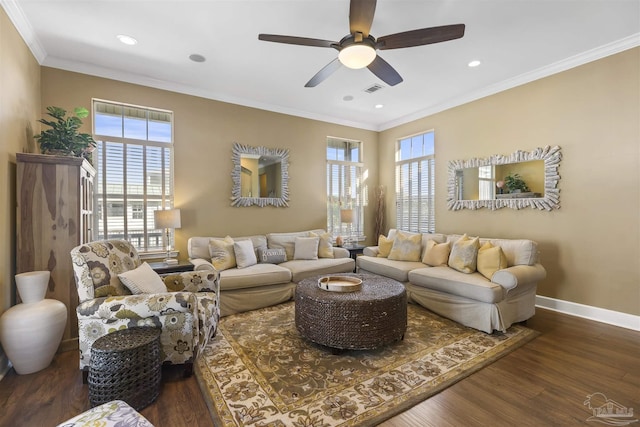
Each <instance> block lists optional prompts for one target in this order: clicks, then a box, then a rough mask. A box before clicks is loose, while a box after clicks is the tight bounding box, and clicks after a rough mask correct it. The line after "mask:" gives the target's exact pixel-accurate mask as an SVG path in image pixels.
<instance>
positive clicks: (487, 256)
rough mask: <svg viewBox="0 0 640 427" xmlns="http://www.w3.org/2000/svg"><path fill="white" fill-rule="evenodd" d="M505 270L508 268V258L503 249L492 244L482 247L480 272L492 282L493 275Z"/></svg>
mask: <svg viewBox="0 0 640 427" xmlns="http://www.w3.org/2000/svg"><path fill="white" fill-rule="evenodd" d="M503 268H507V257H506V256H505V254H504V252H503V251H502V248H501V247H500V246H493V245H492V244H491V243H490V242H487V243H485V244H484V245H482V247H481V248H480V249H479V250H478V272H479V273H480V274H482V275H483V276H484V277H486V278H487V279H489V280H491V278H492V277H493V274H494V273H495V272H496V271H498V270H502V269H503Z"/></svg>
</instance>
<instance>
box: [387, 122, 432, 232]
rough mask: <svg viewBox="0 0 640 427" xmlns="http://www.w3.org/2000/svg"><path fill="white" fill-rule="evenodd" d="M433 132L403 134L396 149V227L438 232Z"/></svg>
mask: <svg viewBox="0 0 640 427" xmlns="http://www.w3.org/2000/svg"><path fill="white" fill-rule="evenodd" d="M434 200H435V155H434V132H433V131H430V132H427V133H424V134H420V135H415V136H412V137H407V138H403V139H401V140H400V141H398V145H397V150H396V228H397V229H399V230H404V231H411V232H416V233H426V232H431V233H432V232H435V228H436V224H435V209H434V207H435V206H434Z"/></svg>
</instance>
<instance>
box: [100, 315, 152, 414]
mask: <svg viewBox="0 0 640 427" xmlns="http://www.w3.org/2000/svg"><path fill="white" fill-rule="evenodd" d="M160 333H161V331H160V329H157V328H151V327H148V328H129V329H121V330H119V331H115V332H112V333H110V334H107V335H104V336H102V337H100V338H98V339H97V340H96V341H95V342H94V343H93V346H91V366H90V367H89V381H88V382H89V402H90V403H91V406H92V407H94V406H98V405H101V404H103V403H106V402H110V401H112V400H124V401H125V402H127V403H128V404H129V405H130V406H132V407H133V408H134V409H136V410H140V409H142V408H144V407H146V406H147V405H149V404H150V403H151V402H153V401H154V400H156V398H157V397H158V395H159V394H160V378H161V374H162V365H161V363H160Z"/></svg>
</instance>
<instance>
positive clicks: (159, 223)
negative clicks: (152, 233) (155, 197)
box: [153, 209, 181, 265]
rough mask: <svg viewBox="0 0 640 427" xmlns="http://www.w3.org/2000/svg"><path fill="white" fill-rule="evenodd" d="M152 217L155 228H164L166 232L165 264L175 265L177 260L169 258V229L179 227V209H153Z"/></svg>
mask: <svg viewBox="0 0 640 427" xmlns="http://www.w3.org/2000/svg"><path fill="white" fill-rule="evenodd" d="M153 219H154V220H155V224H156V229H158V228H164V229H165V232H166V240H165V245H166V246H165V249H166V252H167V257H166V258H165V259H164V262H165V264H170V265H175V264H177V263H178V260H177V259H175V258H171V241H170V240H169V229H176V228H180V227H181V224H180V209H167V210H155V211H153Z"/></svg>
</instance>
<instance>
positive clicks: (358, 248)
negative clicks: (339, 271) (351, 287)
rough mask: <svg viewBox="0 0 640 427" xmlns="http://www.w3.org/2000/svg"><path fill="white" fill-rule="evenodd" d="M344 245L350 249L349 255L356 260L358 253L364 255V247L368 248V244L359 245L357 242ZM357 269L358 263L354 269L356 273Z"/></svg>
mask: <svg viewBox="0 0 640 427" xmlns="http://www.w3.org/2000/svg"><path fill="white" fill-rule="evenodd" d="M342 247H343V248H344V249H346V250H348V251H349V256H350V257H351V259H353V260H354V261H357V258H358V255H362V253H363V251H364V248H366V246H364V245H358V244H355V245H344V246H342ZM357 270H358V266H357V264H356V266H355V267H354V269H353V272H354V273H355V272H356V271H357Z"/></svg>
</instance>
